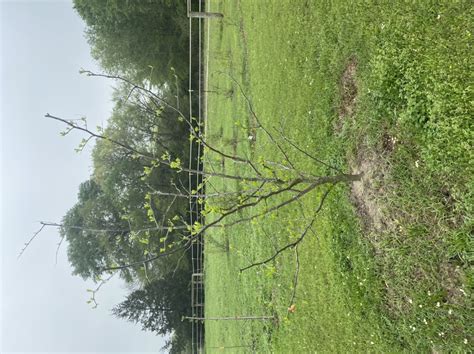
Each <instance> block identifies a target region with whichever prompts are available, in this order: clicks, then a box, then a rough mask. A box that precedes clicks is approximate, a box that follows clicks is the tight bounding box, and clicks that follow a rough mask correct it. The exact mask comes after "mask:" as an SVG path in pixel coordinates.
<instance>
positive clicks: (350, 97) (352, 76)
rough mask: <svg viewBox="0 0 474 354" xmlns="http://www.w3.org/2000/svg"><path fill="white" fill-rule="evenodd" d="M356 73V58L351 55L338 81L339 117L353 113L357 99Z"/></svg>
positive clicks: (349, 115)
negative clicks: (339, 95)
mask: <svg viewBox="0 0 474 354" xmlns="http://www.w3.org/2000/svg"><path fill="white" fill-rule="evenodd" d="M356 73H357V60H356V59H355V58H354V57H352V58H351V59H350V60H349V62H348V63H347V66H346V68H345V69H344V72H343V73H342V76H341V81H340V83H339V87H340V94H341V104H340V105H339V110H338V115H339V118H340V119H343V118H344V117H352V116H353V115H354V112H355V108H356V99H357V83H356Z"/></svg>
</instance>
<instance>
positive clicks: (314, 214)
mask: <svg viewBox="0 0 474 354" xmlns="http://www.w3.org/2000/svg"><path fill="white" fill-rule="evenodd" d="M332 187H333V186H331V187H330V188H329V189H328V190H327V191H326V192H325V193H324V194H323V196H322V198H321V201H320V203H319V206H318V208H317V209H316V211H315V212H314V213H313V218H312V219H311V221H310V222H309V224H308V225H307V226H306V227H305V228H304V230H303V232H302V233H301V235H300V237H298V238H297V239H296V240H295V241H294V242H291V243H288V244H287V245H285V246H283V247H281V248H280V249H278V251H276V252H275V253H274V254H273V255H272V256H271V257H269V258H267V259H265V260H263V261H260V262H256V263H252V264H250V265H248V266H246V267H244V268H241V269H240V272H241V273H242V272H243V271H246V270H248V269H250V268H253V267H257V266H260V265H263V264H266V263H268V262H271V261H273V260H274V259H275V258H276V257H278V255H279V254H280V253H282V252H284V251H286V250H287V249H289V248H293V247H295V246H297V245H298V244H299V243H300V242H301V241H303V239H304V237H305V236H306V234H307V233H308V230H309V229H310V228H311V227H312V226H313V224H314V221H315V220H316V216H317V214H318V213H319V212H320V211H321V209H322V207H323V204H324V201H325V200H326V198H327V196H328V195H329V192H330V191H331V190H332Z"/></svg>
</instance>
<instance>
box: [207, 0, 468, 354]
mask: <svg viewBox="0 0 474 354" xmlns="http://www.w3.org/2000/svg"><path fill="white" fill-rule="evenodd" d="M207 7H208V9H209V10H211V11H219V12H222V13H224V15H225V17H224V19H223V20H212V21H210V22H209V26H210V31H209V33H210V36H209V41H207V42H206V44H205V46H206V50H208V52H209V71H208V75H209V80H208V91H209V93H208V119H207V139H208V141H210V142H212V143H213V144H214V145H216V146H219V148H221V149H223V150H225V151H226V152H228V153H229V154H238V155H239V156H245V157H247V158H250V159H252V160H254V161H259V160H261V159H271V160H274V161H284V159H283V156H281V153H280V152H279V151H278V149H276V147H275V143H273V142H272V141H271V140H270V139H269V138H268V137H267V136H266V135H265V134H264V132H263V131H262V129H261V128H259V127H258V126H257V124H256V122H255V119H254V118H253V116H252V114H251V112H250V111H249V106H248V103H247V101H246V99H245V98H244V96H243V94H242V92H240V90H239V87H238V85H237V84H236V83H235V82H234V81H233V79H235V80H236V81H237V82H239V83H240V85H242V88H243V90H244V92H245V94H246V96H248V98H249V100H250V101H251V102H252V105H253V107H254V110H255V113H256V114H257V115H258V117H259V119H260V120H261V121H262V123H263V124H264V125H265V127H267V128H268V129H269V130H270V131H271V132H273V134H274V136H276V137H278V138H279V140H278V143H279V144H280V145H281V146H282V148H283V149H284V150H285V151H286V152H287V154H288V156H289V158H290V159H291V160H292V161H293V162H294V164H295V166H296V167H297V168H298V169H299V170H301V171H307V172H310V173H312V174H315V175H327V174H330V173H331V170H330V169H329V168H327V167H325V166H323V165H321V164H318V163H316V162H315V161H314V160H312V159H311V158H308V157H307V156H305V155H304V154H302V153H301V152H299V151H298V150H296V149H294V148H292V147H291V146H290V144H289V143H288V141H287V140H286V139H289V140H290V141H293V142H295V143H297V144H298V146H300V147H301V148H302V149H304V150H305V151H306V152H308V153H310V154H311V155H313V156H317V157H318V158H320V159H322V160H324V161H326V162H328V163H331V164H332V165H336V166H337V167H339V168H340V169H342V170H344V171H347V172H350V171H353V172H362V173H364V177H363V182H362V183H358V184H357V185H354V186H351V185H344V184H338V185H336V187H335V188H334V189H333V190H332V191H331V193H330V194H329V196H328V199H327V200H326V202H325V204H324V207H323V209H322V211H321V212H320V213H319V214H318V216H317V219H316V222H315V224H314V225H313V227H312V228H310V230H309V232H308V234H307V235H306V237H305V239H304V240H303V242H302V243H301V244H299V246H298V248H297V253H296V252H295V250H294V249H289V250H287V251H286V252H284V253H283V254H281V255H280V256H279V257H278V258H276V260H275V261H274V262H271V263H269V264H266V265H264V266H260V267H255V268H252V269H250V270H247V271H245V272H243V273H240V272H239V269H240V268H242V267H245V266H247V265H249V264H250V263H252V262H255V261H260V260H262V259H265V258H266V257H269V256H271V255H272V254H273V253H274V252H275V250H276V249H277V248H279V247H282V246H284V245H285V244H287V243H288V242H291V241H293V240H295V239H296V238H297V237H299V235H301V232H302V230H303V229H304V228H305V227H306V225H307V224H308V222H309V221H310V218H311V215H312V213H313V212H314V210H315V209H316V208H317V207H318V205H319V203H320V199H321V196H322V194H323V192H324V191H325V189H324V188H321V189H319V190H316V191H313V192H311V193H309V194H308V195H306V196H305V197H304V198H303V199H301V201H299V202H296V203H294V204H291V205H289V206H287V207H284V208H282V209H279V210H278V211H276V212H274V213H271V214H269V215H267V216H266V217H264V218H260V219H256V220H253V221H252V222H247V223H242V224H238V225H236V226H234V227H232V228H228V229H212V231H210V232H207V233H206V245H205V247H206V248H205V272H206V284H205V286H206V316H208V317H213V316H217V317H219V316H245V315H251V316H266V315H275V317H276V320H247V321H207V322H206V323H205V329H206V339H205V341H206V351H207V352H210V353H212V352H222V351H223V349H222V347H225V352H235V353H240V352H242V353H244V352H259V353H262V352H276V353H292V352H294V353H305V352H368V351H371V352H401V351H407V352H444V351H446V352H450V351H453V352H467V351H472V350H473V345H472V343H473V341H474V337H473V335H472V334H473V333H474V329H473V324H474V317H473V311H472V308H473V303H472V288H473V272H472V264H473V253H472V252H473V205H474V200H473V193H474V182H473V181H474V178H473V176H474V171H473V166H474V154H473V152H472V151H473V146H472V143H473V141H474V127H473V125H474V123H473V122H474V119H473V110H472V103H473V85H472V82H473V77H472V73H473V72H474V70H473V69H474V68H473V57H474V55H473V54H474V53H473V49H472V45H473V40H472V23H474V6H472V4H470V3H469V2H467V1H466V2H458V3H454V2H450V1H449V2H448V1H446V2H442V3H436V4H435V3H434V2H428V1H423V2H416V4H415V3H413V4H408V3H402V2H397V1H395V2H393V1H391V2H389V1H386V2H375V1H374V3H373V4H371V3H370V1H369V2H364V3H362V2H358V3H356V4H355V3H353V2H349V1H334V2H325V1H302V0H301V1H299V0H298V1H295V0H279V1H264V0H258V1H257V0H232V1H230V0H229V1H218V0H209V1H207ZM206 36H207V35H206ZM206 36H205V37H206ZM206 38H207V37H206ZM278 131H282V133H283V135H284V136H285V138H286V139H285V138H283V137H282V136H281V135H280V134H279V133H278ZM205 166H206V169H208V170H216V171H221V172H222V171H225V172H226V173H229V174H237V173H245V169H244V168H243V167H242V166H241V165H239V164H235V163H232V162H229V161H223V160H221V159H220V158H219V157H218V156H217V155H216V154H213V153H211V152H209V153H208V154H207V155H206V162H205ZM207 186H208V187H207V188H208V191H220V192H223V191H226V192H229V191H236V190H239V188H242V185H241V184H239V183H237V182H229V181H225V180H222V179H219V178H215V177H213V178H212V179H211V180H210V181H209V182H208V184H207ZM209 203H211V204H212V200H210V201H209ZM276 203H278V198H275V200H270V201H268V205H267V206H266V207H269V206H270V207H271V206H272V205H276ZM245 215H246V214H245V213H243V214H242V215H239V216H237V217H245ZM212 217H213V216H212V215H210V216H208V218H209V220H212ZM297 263H298V264H299V268H297ZM296 269H299V271H298V274H295V271H296ZM295 275H297V284H296V285H297V286H296V290H295V289H294V285H295V282H294V279H295ZM293 295H294V298H293ZM293 304H294V305H295V311H294V312H289V311H288V307H289V306H290V305H293Z"/></svg>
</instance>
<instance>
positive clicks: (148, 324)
mask: <svg viewBox="0 0 474 354" xmlns="http://www.w3.org/2000/svg"><path fill="white" fill-rule="evenodd" d="M189 281H190V278H189V276H188V275H187V274H186V273H184V272H178V273H169V274H167V275H166V276H165V277H163V278H160V279H155V280H153V281H151V282H150V283H148V284H146V285H145V286H144V287H143V288H142V289H139V290H135V291H134V292H132V293H131V294H130V295H128V296H127V298H126V300H125V301H123V302H122V303H120V304H119V305H117V306H116V307H114V309H113V310H112V312H113V314H114V315H115V316H117V317H119V318H124V319H126V320H128V321H131V322H135V323H139V324H141V326H142V329H143V330H147V331H153V332H155V333H158V334H167V333H171V332H173V331H180V330H187V329H189V328H190V324H189V322H187V321H186V322H183V321H182V316H185V315H187V314H189V313H190V312H191V307H190V301H189V290H190V288H189V286H190V284H189V283H190V282H189Z"/></svg>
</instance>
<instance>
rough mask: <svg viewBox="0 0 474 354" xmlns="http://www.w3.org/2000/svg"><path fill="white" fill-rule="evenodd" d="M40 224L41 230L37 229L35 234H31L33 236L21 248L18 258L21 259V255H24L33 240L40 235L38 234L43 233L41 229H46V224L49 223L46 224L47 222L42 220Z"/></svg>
mask: <svg viewBox="0 0 474 354" xmlns="http://www.w3.org/2000/svg"><path fill="white" fill-rule="evenodd" d="M40 224H41V227H40V228H39V230H37V231H36V232H35V233H34V234H33V236H31V238H30V239H29V240H28V242H26V243H25V245H24V247H23V248H22V249H21V251H20V254H19V255H18V257H17V259H20V257H21V255H22V254H23V253H25V251H26V249H27V248H28V247H29V246H30V244H31V243H32V242H33V240H34V239H35V238H36V236H38V235H39V234H40V233H41V231H43V229H44V228H45V227H46V226H48V224H46V223H44V222H42V221H40Z"/></svg>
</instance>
